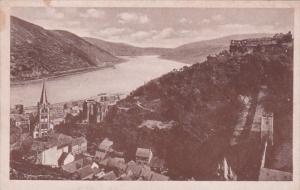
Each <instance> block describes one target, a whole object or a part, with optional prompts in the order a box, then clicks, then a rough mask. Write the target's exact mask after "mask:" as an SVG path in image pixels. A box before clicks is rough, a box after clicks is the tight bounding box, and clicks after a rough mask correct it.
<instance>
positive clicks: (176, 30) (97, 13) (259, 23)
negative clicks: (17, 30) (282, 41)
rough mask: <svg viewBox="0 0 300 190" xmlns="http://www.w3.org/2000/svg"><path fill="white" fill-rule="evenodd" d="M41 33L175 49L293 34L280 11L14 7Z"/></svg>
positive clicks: (287, 15) (289, 17)
mask: <svg viewBox="0 0 300 190" xmlns="http://www.w3.org/2000/svg"><path fill="white" fill-rule="evenodd" d="M11 14H12V15H14V16H16V17H19V18H21V19H24V20H26V21H29V22H31V23H34V24H37V25H40V26H42V27H43V28H45V29H60V30H68V31H69V32H72V33H75V34H76V35H78V36H81V37H95V38H100V39H102V40H106V41H112V42H123V43H128V44H132V45H136V46H141V47H177V46H180V45H182V44H185V43H190V42H195V41H200V40H208V39H213V38H218V37H222V36H227V35H232V34H245V33H277V32H284V33H286V32H288V31H292V32H293V22H294V21H293V9H283V8H276V9H275V8H252V9H251V8H239V9H237V8H227V9H224V8H120V7H118V8H115V7H114V8H70V7H67V8H66V7H63V8H61V7H60V8H53V7H40V8H37V7H35V8H32V7H31V8H30V7H27V8H24V7H22V8H13V9H12V13H11Z"/></svg>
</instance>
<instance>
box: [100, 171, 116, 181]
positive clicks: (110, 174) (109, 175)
mask: <svg viewBox="0 0 300 190" xmlns="http://www.w3.org/2000/svg"><path fill="white" fill-rule="evenodd" d="M102 179H103V180H115V179H117V176H116V174H115V172H113V171H110V172H108V173H107V174H105V175H104V176H103V177H102Z"/></svg>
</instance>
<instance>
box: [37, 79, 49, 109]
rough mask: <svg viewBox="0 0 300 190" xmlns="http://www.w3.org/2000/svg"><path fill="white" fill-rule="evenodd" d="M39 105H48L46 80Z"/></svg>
mask: <svg viewBox="0 0 300 190" xmlns="http://www.w3.org/2000/svg"><path fill="white" fill-rule="evenodd" d="M39 103H40V104H48V100H47V93H46V87H45V79H44V80H43V88H42V94H41V98H40V102H39Z"/></svg>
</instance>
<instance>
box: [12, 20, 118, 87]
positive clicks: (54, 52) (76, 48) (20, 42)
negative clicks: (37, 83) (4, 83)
mask: <svg viewBox="0 0 300 190" xmlns="http://www.w3.org/2000/svg"><path fill="white" fill-rule="evenodd" d="M120 61H122V60H121V59H119V58H117V57H115V56H113V55H112V54H110V53H109V52H107V51H105V50H103V49H101V48H99V47H97V46H94V45H93V44H91V43H89V42H87V41H85V40H84V39H82V38H80V37H78V36H76V35H74V34H72V33H70V32H67V31H52V30H46V29H44V28H42V27H40V26H37V25H34V24H32V23H29V22H26V21H24V20H21V19H19V18H17V17H13V16H12V17H11V80H12V81H22V80H30V79H37V78H41V77H45V76H56V75H59V74H61V73H66V72H74V71H76V70H84V69H88V68H99V67H100V68H101V67H106V66H110V65H113V64H115V63H117V62H120Z"/></svg>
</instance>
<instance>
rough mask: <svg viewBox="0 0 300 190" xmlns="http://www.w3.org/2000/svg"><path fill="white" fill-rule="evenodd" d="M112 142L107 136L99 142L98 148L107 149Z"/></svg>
mask: <svg viewBox="0 0 300 190" xmlns="http://www.w3.org/2000/svg"><path fill="white" fill-rule="evenodd" d="M113 144H114V142H113V141H111V140H109V139H108V138H105V139H104V140H103V141H102V142H101V143H100V144H99V149H100V150H107V149H108V148H110V147H111V146H112V145H113Z"/></svg>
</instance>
